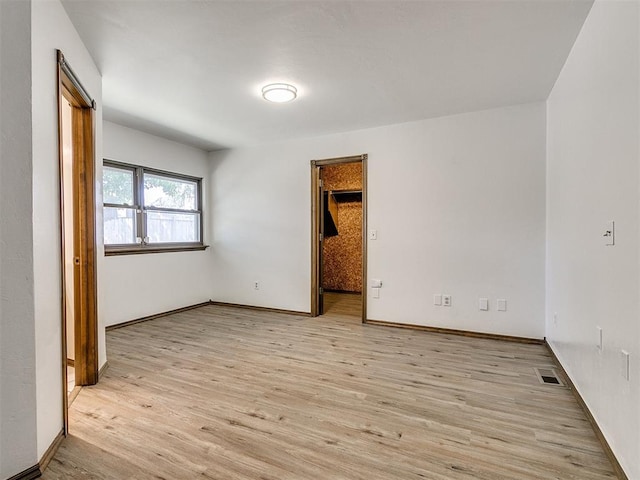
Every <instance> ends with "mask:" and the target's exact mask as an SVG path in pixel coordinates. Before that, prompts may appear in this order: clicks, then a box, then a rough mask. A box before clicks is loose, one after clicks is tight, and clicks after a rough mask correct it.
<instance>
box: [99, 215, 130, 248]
mask: <svg viewBox="0 0 640 480" xmlns="http://www.w3.org/2000/svg"><path fill="white" fill-rule="evenodd" d="M135 222H136V210H135V208H115V207H104V244H105V245H123V244H131V243H136V228H135Z"/></svg>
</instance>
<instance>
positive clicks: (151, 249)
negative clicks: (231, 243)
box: [104, 244, 209, 257]
mask: <svg viewBox="0 0 640 480" xmlns="http://www.w3.org/2000/svg"><path fill="white" fill-rule="evenodd" d="M207 248H209V245H203V244H197V245H142V246H140V245H135V246H128V245H127V246H123V247H108V246H105V247H104V256H105V257H113V256H117V255H140V254H144V253H169V252H191V251H201V250H205V249H207Z"/></svg>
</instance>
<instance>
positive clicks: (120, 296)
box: [100, 122, 211, 325]
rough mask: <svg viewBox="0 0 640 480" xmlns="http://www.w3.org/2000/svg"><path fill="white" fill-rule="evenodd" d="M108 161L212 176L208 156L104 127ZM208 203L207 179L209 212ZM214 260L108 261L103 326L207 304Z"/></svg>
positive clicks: (201, 256)
mask: <svg viewBox="0 0 640 480" xmlns="http://www.w3.org/2000/svg"><path fill="white" fill-rule="evenodd" d="M104 157H105V158H107V159H109V160H116V161H119V162H125V163H132V164H135V165H142V166H145V167H153V168H158V169H161V170H167V171H170V172H176V173H182V174H185V175H192V176H196V177H202V178H204V177H206V176H207V172H208V158H207V154H206V153H205V152H204V151H202V150H199V149H197V148H193V147H189V146H186V145H183V144H180V143H176V142H172V141H169V140H166V139H164V138H160V137H156V136H153V135H149V134H146V133H143V132H140V131H137V130H133V129H130V128H126V127H122V126H120V125H117V124H115V123H111V122H104ZM207 198H208V192H207V180H206V178H205V179H204V181H203V200H204V205H205V209H206V208H207V207H206V205H207V203H208V202H207ZM204 220H205V222H204V228H205V232H204V233H205V243H206V242H207V239H208V236H209V235H208V233H207V230H206V229H207V228H208V227H207V222H206V220H207V218H205V219H204ZM210 256H211V253H210V250H205V251H190V252H176V253H153V254H144V255H124V256H112V257H106V258H105V259H104V265H103V268H102V270H101V273H100V280H101V281H100V300H101V301H102V304H103V307H104V309H103V314H104V321H105V325H113V324H116V323H122V322H126V321H128V320H133V319H135V318H139V317H144V316H147V315H152V314H155V313H160V312H165V311H167V310H172V309H175V308H180V307H184V306H187V305H193V304H196V303H201V302H206V301H208V300H209V298H210V293H211V290H210V283H211V272H210V270H209V266H210Z"/></svg>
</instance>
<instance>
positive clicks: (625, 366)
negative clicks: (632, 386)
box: [620, 350, 631, 381]
mask: <svg viewBox="0 0 640 480" xmlns="http://www.w3.org/2000/svg"><path fill="white" fill-rule="evenodd" d="M620 360H621V362H622V363H621V365H620V367H621V368H620V373H622V377H623V378H624V379H625V380H627V381H629V377H630V373H631V372H629V369H630V368H631V364H630V360H631V359H630V358H629V352H627V351H626V350H620Z"/></svg>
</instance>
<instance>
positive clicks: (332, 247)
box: [311, 154, 367, 322]
mask: <svg viewBox="0 0 640 480" xmlns="http://www.w3.org/2000/svg"><path fill="white" fill-rule="evenodd" d="M366 171H367V155H366V154H363V155H358V156H352V157H341V158H331V159H325V160H313V161H312V162H311V191H312V198H311V203H312V208H311V223H312V246H313V248H312V255H311V257H312V259H311V275H312V278H311V315H312V316H314V317H315V316H318V315H323V314H325V313H331V314H332V315H339V316H344V317H353V318H358V319H360V320H362V321H363V322H364V321H365V320H366V291H367V290H366V278H367V275H366V258H367V257H366V248H367V243H366V242H367V237H366V234H365V232H366V217H367V216H366V212H367V209H366Z"/></svg>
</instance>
